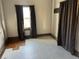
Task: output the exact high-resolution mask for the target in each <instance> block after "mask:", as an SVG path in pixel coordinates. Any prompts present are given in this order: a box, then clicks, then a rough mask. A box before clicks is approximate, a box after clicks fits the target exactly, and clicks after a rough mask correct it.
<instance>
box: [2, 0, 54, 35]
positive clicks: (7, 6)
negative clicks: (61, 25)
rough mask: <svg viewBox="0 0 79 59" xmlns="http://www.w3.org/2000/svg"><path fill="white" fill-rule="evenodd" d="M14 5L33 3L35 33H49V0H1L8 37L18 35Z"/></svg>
mask: <svg viewBox="0 0 79 59" xmlns="http://www.w3.org/2000/svg"><path fill="white" fill-rule="evenodd" d="M15 5H35V10H36V22H37V23H36V24H37V33H38V34H45V33H50V25H51V23H50V22H51V16H52V15H51V0H3V6H4V13H5V19H6V25H7V34H8V37H15V36H18V32H17V18H16V10H15Z"/></svg>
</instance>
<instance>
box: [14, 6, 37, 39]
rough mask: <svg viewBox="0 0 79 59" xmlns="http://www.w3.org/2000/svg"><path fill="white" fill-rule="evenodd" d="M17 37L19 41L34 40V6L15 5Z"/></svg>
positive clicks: (35, 30) (35, 31) (35, 35)
mask: <svg viewBox="0 0 79 59" xmlns="http://www.w3.org/2000/svg"><path fill="white" fill-rule="evenodd" d="M15 7H16V14H17V27H18V37H19V38H20V39H21V40H24V39H27V38H36V37H37V29H36V16H35V7H34V6H23V5H16V6H15Z"/></svg>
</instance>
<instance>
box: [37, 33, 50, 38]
mask: <svg viewBox="0 0 79 59" xmlns="http://www.w3.org/2000/svg"><path fill="white" fill-rule="evenodd" d="M50 35H51V34H50V33H46V34H37V37H40V36H50Z"/></svg>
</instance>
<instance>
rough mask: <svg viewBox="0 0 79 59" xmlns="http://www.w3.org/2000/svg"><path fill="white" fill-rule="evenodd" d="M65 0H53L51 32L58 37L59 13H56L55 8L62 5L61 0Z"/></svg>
mask: <svg viewBox="0 0 79 59" xmlns="http://www.w3.org/2000/svg"><path fill="white" fill-rule="evenodd" d="M62 1H65V0H52V27H51V33H52V35H54V36H55V37H56V38H57V37H58V24H59V13H55V14H54V9H55V8H59V7H60V2H62Z"/></svg>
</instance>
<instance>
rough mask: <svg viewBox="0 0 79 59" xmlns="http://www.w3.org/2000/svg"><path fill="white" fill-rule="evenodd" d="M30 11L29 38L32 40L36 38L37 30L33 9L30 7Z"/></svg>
mask: <svg viewBox="0 0 79 59" xmlns="http://www.w3.org/2000/svg"><path fill="white" fill-rule="evenodd" d="M30 11H31V36H32V38H36V37H37V29H36V15H35V7H34V6H30Z"/></svg>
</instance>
